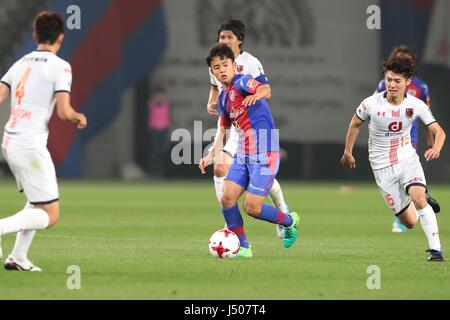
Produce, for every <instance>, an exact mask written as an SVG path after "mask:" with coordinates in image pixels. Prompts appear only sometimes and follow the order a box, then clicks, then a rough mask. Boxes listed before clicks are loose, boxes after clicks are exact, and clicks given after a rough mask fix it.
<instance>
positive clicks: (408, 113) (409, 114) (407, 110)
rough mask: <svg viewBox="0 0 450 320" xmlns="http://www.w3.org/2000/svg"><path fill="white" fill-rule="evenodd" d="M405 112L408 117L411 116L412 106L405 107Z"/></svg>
mask: <svg viewBox="0 0 450 320" xmlns="http://www.w3.org/2000/svg"><path fill="white" fill-rule="evenodd" d="M405 114H406V116H407V117H408V118H412V117H413V115H414V109H413V108H406V111H405Z"/></svg>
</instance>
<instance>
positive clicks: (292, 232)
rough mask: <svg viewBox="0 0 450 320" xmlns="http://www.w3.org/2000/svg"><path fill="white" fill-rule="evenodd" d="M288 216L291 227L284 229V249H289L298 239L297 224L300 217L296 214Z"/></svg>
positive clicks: (292, 213)
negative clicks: (290, 220) (290, 218)
mask: <svg viewBox="0 0 450 320" xmlns="http://www.w3.org/2000/svg"><path fill="white" fill-rule="evenodd" d="M289 215H290V216H291V217H292V220H293V221H292V225H291V226H290V227H285V228H284V238H283V245H284V247H285V248H290V247H292V245H293V244H294V243H295V241H297V238H298V224H299V222H300V216H299V214H298V213H297V212H291V213H289Z"/></svg>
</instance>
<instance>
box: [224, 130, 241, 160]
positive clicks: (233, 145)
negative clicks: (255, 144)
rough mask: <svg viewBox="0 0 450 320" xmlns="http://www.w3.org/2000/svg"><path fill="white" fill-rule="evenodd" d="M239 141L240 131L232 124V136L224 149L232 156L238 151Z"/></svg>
mask: <svg viewBox="0 0 450 320" xmlns="http://www.w3.org/2000/svg"><path fill="white" fill-rule="evenodd" d="M238 143H239V133H238V130H237V129H236V127H235V126H231V128H230V137H229V138H228V140H227V143H226V144H225V146H224V147H223V149H222V150H223V151H225V152H226V153H228V154H229V155H230V156H231V157H232V158H233V157H234V155H235V154H236V153H237V150H238Z"/></svg>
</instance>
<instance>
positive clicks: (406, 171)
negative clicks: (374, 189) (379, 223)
mask: <svg viewBox="0 0 450 320" xmlns="http://www.w3.org/2000/svg"><path fill="white" fill-rule="evenodd" d="M373 175H374V176H375V181H376V182H377V185H378V188H379V189H380V192H381V195H382V196H383V198H384V201H385V202H386V204H387V206H388V207H389V208H391V210H392V211H393V213H394V214H395V215H396V216H399V215H401V214H402V213H403V212H404V211H405V210H406V209H407V208H408V206H409V204H410V202H411V197H410V196H409V194H408V189H409V187H411V186H417V185H418V186H423V187H425V188H426V187H427V182H426V180H425V174H424V173H423V169H422V165H421V164H420V160H419V156H418V155H417V154H415V155H413V156H411V157H409V158H406V159H404V160H402V161H400V162H399V163H398V164H395V165H392V166H389V167H386V168H383V169H378V170H373Z"/></svg>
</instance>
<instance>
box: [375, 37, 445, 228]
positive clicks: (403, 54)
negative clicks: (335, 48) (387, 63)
mask: <svg viewBox="0 0 450 320" xmlns="http://www.w3.org/2000/svg"><path fill="white" fill-rule="evenodd" d="M389 57H399V58H407V59H413V60H414V64H415V60H416V56H415V54H414V52H413V51H412V50H411V49H410V48H409V47H408V46H405V45H401V46H398V47H395V48H394V49H393V50H392V52H391V53H390V55H389ZM388 60H389V59H388ZM406 90H407V91H406V93H407V94H409V95H412V96H414V97H416V98H418V99H420V100H422V101H423V102H425V103H426V104H427V105H428V106H430V94H429V89H428V85H427V84H426V83H425V82H424V81H423V80H422V79H420V78H419V77H417V76H414V77H413V78H412V80H411V83H410V84H409V85H408V87H407V89H406ZM383 91H386V83H385V81H384V79H383V80H381V81H380V82H379V84H378V88H377V91H376V92H377V93H379V92H383ZM426 139H427V146H428V147H431V146H433V142H434V136H433V133H432V132H431V130H429V128H428V127H427V128H426ZM411 143H412V146H413V147H414V149H416V150H417V146H418V144H419V119H416V120H415V121H414V122H413V125H412V127H411ZM426 197H427V202H428V204H429V205H430V206H431V207H432V208H433V211H434V212H435V213H439V211H441V208H440V206H439V203H438V202H437V201H436V200H435V199H433V198H432V197H431V196H430V195H429V194H428V191H427V193H426ZM407 230H408V229H407V228H406V227H405V226H404V225H402V224H401V222H400V220H399V219H398V218H396V217H395V218H394V222H393V224H392V232H406V231H407Z"/></svg>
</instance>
